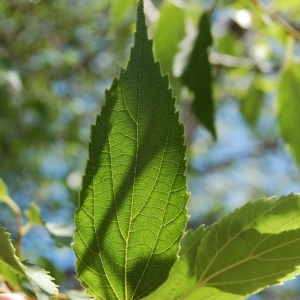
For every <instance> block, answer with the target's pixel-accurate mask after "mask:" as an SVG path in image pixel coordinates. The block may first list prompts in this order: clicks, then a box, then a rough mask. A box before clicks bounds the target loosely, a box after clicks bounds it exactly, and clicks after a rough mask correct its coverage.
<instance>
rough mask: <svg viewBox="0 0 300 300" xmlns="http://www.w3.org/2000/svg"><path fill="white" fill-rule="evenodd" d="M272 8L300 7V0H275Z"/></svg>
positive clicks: (287, 8)
mask: <svg viewBox="0 0 300 300" xmlns="http://www.w3.org/2000/svg"><path fill="white" fill-rule="evenodd" d="M271 5H272V8H273V9H274V10H277V11H279V12H280V11H282V10H291V9H299V1H298V0H284V1H282V0H273V1H272V2H271Z"/></svg>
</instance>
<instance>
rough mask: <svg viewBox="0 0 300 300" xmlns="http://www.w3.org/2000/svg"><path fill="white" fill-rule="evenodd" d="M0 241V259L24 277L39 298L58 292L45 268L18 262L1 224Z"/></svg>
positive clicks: (40, 299) (8, 237)
mask: <svg viewBox="0 0 300 300" xmlns="http://www.w3.org/2000/svg"><path fill="white" fill-rule="evenodd" d="M0 241H1V247H0V261H2V262H3V263H5V264H6V265H7V266H9V267H10V268H11V269H13V270H14V271H15V272H16V273H17V274H19V275H22V276H24V277H26V278H27V279H28V280H29V282H30V284H31V286H32V288H33V290H34V292H35V294H36V296H37V298H38V299H39V300H47V299H50V296H51V295H54V294H56V293H57V292H58V290H57V287H56V285H55V284H54V283H53V282H52V278H51V277H50V276H49V275H48V273H47V272H46V271H45V270H42V269H40V268H38V267H36V266H33V265H29V264H27V263H26V264H23V263H21V262H20V260H19V258H18V257H17V256H16V255H15V249H14V247H13V245H12V243H11V240H10V235H9V233H7V232H6V231H5V228H4V227H2V226H0Z"/></svg>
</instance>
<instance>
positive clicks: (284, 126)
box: [277, 64, 300, 165]
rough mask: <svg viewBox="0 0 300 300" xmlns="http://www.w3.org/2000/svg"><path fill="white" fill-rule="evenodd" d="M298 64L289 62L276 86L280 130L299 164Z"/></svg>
mask: <svg viewBox="0 0 300 300" xmlns="http://www.w3.org/2000/svg"><path fill="white" fill-rule="evenodd" d="M299 82H300V65H298V64H291V65H290V66H289V67H287V68H286V69H285V70H284V71H283V72H282V74H281V78H280V79H279V87H278V97H277V102H278V114H279V126H280V132H281V135H282V137H283V138H284V140H285V141H286V143H287V144H288V145H289V147H290V150H291V152H292V154H293V156H294V157H295V159H296V161H297V163H298V165H300V133H299V128H300V118H299V116H300V96H299V95H300V84H299Z"/></svg>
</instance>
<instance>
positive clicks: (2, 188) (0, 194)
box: [0, 178, 21, 217]
mask: <svg viewBox="0 0 300 300" xmlns="http://www.w3.org/2000/svg"><path fill="white" fill-rule="evenodd" d="M0 202H4V203H6V204H7V205H8V206H9V207H10V208H11V209H12V211H13V212H14V214H15V216H17V217H18V216H20V215H21V211H20V208H19V206H18V205H17V203H16V202H15V201H14V200H13V199H11V198H10V197H9V193H8V188H7V185H6V184H5V182H4V181H3V180H2V179H1V178H0Z"/></svg>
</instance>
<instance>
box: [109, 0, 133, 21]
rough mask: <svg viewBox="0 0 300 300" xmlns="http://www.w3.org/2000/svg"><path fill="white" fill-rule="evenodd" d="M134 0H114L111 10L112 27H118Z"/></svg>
mask: <svg viewBox="0 0 300 300" xmlns="http://www.w3.org/2000/svg"><path fill="white" fill-rule="evenodd" d="M135 2H136V0H114V1H113V4H112V8H111V14H112V19H113V22H114V26H118V25H119V24H120V22H121V21H122V19H123V17H125V16H126V14H127V13H128V11H129V10H130V8H131V7H133V6H134V4H135Z"/></svg>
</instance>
